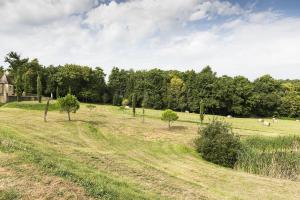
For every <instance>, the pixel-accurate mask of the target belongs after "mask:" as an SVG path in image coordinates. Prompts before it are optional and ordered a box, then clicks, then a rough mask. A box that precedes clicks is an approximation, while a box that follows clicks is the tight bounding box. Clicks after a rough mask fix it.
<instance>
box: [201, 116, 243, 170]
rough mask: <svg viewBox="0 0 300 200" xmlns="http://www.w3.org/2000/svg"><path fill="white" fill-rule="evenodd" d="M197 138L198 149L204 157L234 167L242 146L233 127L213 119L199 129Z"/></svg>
mask: <svg viewBox="0 0 300 200" xmlns="http://www.w3.org/2000/svg"><path fill="white" fill-rule="evenodd" d="M199 133H200V137H199V138H197V139H196V146H197V151H198V152H199V153H200V154H201V155H202V157H203V158H204V159H205V160H207V161H210V162H213V163H215V164H218V165H222V166H224V167H231V168H233V167H234V164H235V163H236V162H237V159H238V155H239V152H240V150H241V148H242V145H241V142H240V139H239V137H238V136H236V135H234V134H233V133H232V131H231V127H230V126H229V125H228V124H227V123H225V122H221V121H216V120H214V121H212V123H210V124H208V125H207V126H206V127H205V128H204V129H202V130H201V129H199Z"/></svg>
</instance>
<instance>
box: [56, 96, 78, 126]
mask: <svg viewBox="0 0 300 200" xmlns="http://www.w3.org/2000/svg"><path fill="white" fill-rule="evenodd" d="M58 104H59V106H60V111H61V112H66V113H68V119H69V121H71V116H70V113H71V112H72V113H76V111H77V110H78V109H79V108H80V103H79V101H78V100H77V98H76V97H75V96H74V95H71V94H67V95H66V96H65V97H61V98H59V99H58Z"/></svg>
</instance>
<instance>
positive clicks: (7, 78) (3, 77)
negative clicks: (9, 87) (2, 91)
mask: <svg viewBox="0 0 300 200" xmlns="http://www.w3.org/2000/svg"><path fill="white" fill-rule="evenodd" d="M1 83H2V84H12V83H11V80H10V78H9V77H8V76H7V75H6V74H3V76H2V77H1V79H0V84H1Z"/></svg>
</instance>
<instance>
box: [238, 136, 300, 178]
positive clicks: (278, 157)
mask: <svg viewBox="0 0 300 200" xmlns="http://www.w3.org/2000/svg"><path fill="white" fill-rule="evenodd" d="M299 147H300V137H296V136H285V137H274V138H271V137H259V136H255V137H249V138H247V139H245V141H243V151H241V152H240V154H239V158H238V162H237V164H236V169H238V170H242V171H246V172H248V173H253V174H260V175H264V176H271V177H275V178H284V179H292V180H295V179H297V177H298V176H299V174H300V152H299Z"/></svg>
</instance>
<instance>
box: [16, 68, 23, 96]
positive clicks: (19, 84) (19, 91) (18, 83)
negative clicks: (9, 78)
mask: <svg viewBox="0 0 300 200" xmlns="http://www.w3.org/2000/svg"><path fill="white" fill-rule="evenodd" d="M15 87H16V93H17V101H21V96H22V92H23V89H22V79H21V74H20V72H19V71H17V73H16V80H15Z"/></svg>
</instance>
